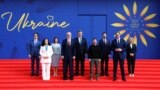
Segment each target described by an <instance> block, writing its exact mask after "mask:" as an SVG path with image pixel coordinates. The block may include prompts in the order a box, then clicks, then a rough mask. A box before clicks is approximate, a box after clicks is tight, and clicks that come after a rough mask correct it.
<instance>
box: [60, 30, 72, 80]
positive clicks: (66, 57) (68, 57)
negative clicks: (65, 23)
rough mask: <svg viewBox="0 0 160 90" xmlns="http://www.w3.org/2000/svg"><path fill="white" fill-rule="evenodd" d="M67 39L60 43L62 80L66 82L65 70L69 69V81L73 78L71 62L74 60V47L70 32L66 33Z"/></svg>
mask: <svg viewBox="0 0 160 90" xmlns="http://www.w3.org/2000/svg"><path fill="white" fill-rule="evenodd" d="M66 35H67V39H64V40H63V42H62V51H61V55H62V59H63V79H64V80H67V70H68V68H69V74H70V80H73V79H74V78H73V77H74V72H73V60H74V59H75V45H74V40H73V39H72V34H71V32H67V34H66Z"/></svg>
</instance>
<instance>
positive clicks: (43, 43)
mask: <svg viewBox="0 0 160 90" xmlns="http://www.w3.org/2000/svg"><path fill="white" fill-rule="evenodd" d="M46 39H47V40H48V45H51V44H50V42H49V39H48V38H45V39H43V41H42V44H41V45H42V46H44V45H45V40H46Z"/></svg>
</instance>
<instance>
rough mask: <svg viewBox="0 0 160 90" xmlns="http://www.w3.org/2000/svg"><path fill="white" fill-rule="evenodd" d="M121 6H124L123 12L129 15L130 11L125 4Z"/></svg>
mask: <svg viewBox="0 0 160 90" xmlns="http://www.w3.org/2000/svg"><path fill="white" fill-rule="evenodd" d="M123 8H124V11H125V13H126V14H127V15H128V16H130V11H129V9H128V7H127V6H126V5H125V4H123Z"/></svg>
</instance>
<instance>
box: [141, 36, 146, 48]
mask: <svg viewBox="0 0 160 90" xmlns="http://www.w3.org/2000/svg"><path fill="white" fill-rule="evenodd" d="M140 39H141V41H142V43H143V44H144V45H145V46H147V41H146V39H145V37H144V36H143V35H142V34H140Z"/></svg>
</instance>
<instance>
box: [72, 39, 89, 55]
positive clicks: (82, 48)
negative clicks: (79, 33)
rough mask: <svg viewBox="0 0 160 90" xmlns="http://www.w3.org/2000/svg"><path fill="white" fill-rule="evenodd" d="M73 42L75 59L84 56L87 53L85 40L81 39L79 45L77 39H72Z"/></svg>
mask: <svg viewBox="0 0 160 90" xmlns="http://www.w3.org/2000/svg"><path fill="white" fill-rule="evenodd" d="M74 42H75V51H76V57H79V56H85V53H87V49H88V46H87V40H86V38H84V37H82V42H81V44H80V43H79V40H78V37H77V38H75V39H74Z"/></svg>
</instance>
